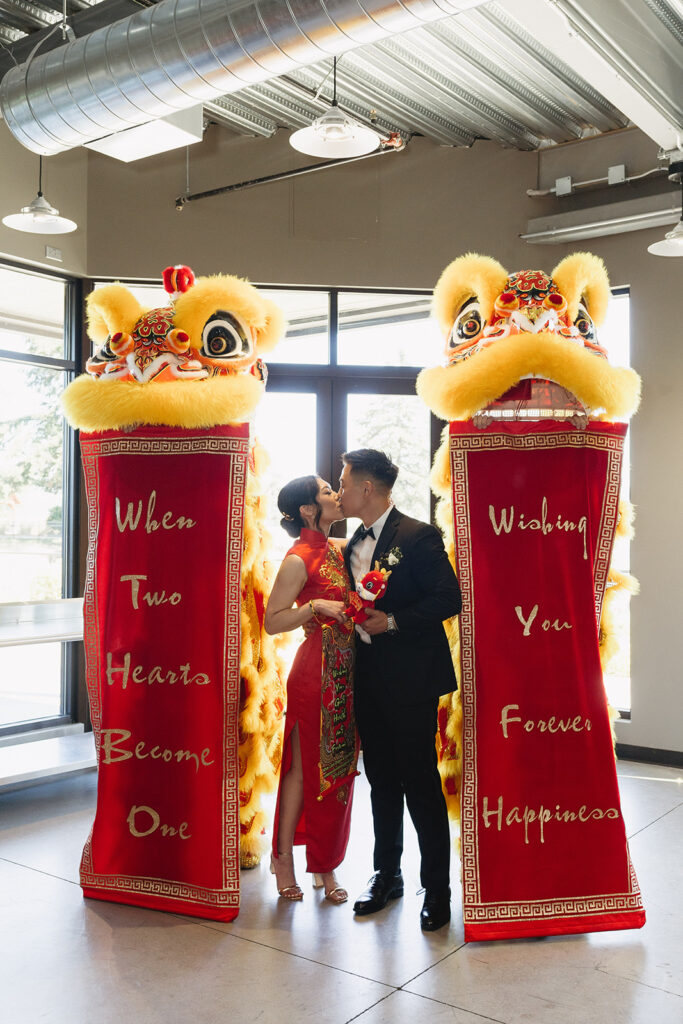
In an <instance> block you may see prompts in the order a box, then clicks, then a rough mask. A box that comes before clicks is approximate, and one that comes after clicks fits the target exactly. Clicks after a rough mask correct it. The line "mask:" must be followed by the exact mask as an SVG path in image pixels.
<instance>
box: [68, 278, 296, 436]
mask: <svg viewBox="0 0 683 1024" xmlns="http://www.w3.org/2000/svg"><path fill="white" fill-rule="evenodd" d="M164 286H165V288H166V291H167V292H168V293H169V296H170V298H169V304H168V305H166V306H163V307H161V308H159V309H144V308H143V307H142V306H141V305H140V303H139V302H138V300H137V299H136V298H135V296H134V295H133V294H132V293H131V292H130V291H129V290H128V289H127V288H124V286H123V285H121V284H111V285H106V286H105V287H103V288H98V289H97V290H96V291H94V292H92V293H91V294H90V295H89V296H88V299H87V309H88V333H89V335H90V337H91V338H92V340H93V341H94V342H95V343H96V344H97V346H98V347H97V349H96V351H95V353H94V354H93V355H92V356H91V358H90V359H89V360H88V361H87V363H86V370H87V373H84V374H82V375H81V376H80V377H78V378H76V380H75V381H72V383H71V384H70V385H69V387H68V388H67V390H66V392H65V394H64V398H63V405H64V410H65V413H66V415H67V418H68V419H69V422H70V423H71V424H72V425H73V426H76V427H79V428H81V429H83V430H109V429H125V428H127V427H130V426H134V425H136V424H141V423H148V424H165V425H167V426H182V427H210V426H214V425H218V424H223V423H241V422H243V421H244V420H245V419H248V418H249V417H250V416H251V414H252V413H253V411H254V410H255V408H256V406H257V405H258V403H259V401H260V399H261V397H262V395H263V391H264V388H265V381H266V376H267V371H266V367H265V364H264V362H263V360H262V356H263V354H265V353H266V352H270V351H271V350H272V349H273V348H274V347H275V345H276V344H277V343H278V341H279V340H280V338H281V336H282V335H283V334H284V329H285V320H284V316H283V314H282V312H281V310H280V309H279V307H277V306H276V305H275V304H274V303H272V302H270V301H269V300H268V299H265V298H264V297H263V296H262V295H261V294H260V293H259V292H258V290H257V289H256V288H254V287H253V286H252V285H250V284H249V283H248V282H247V281H242V280H240V279H239V278H237V277H229V276H228V275H224V274H220V275H216V276H215V277H204V278H199V279H198V280H196V281H195V277H194V274H193V273H192V271H191V270H190V269H189V267H167V268H166V270H165V271H164ZM189 385H192V387H190V386H189Z"/></svg>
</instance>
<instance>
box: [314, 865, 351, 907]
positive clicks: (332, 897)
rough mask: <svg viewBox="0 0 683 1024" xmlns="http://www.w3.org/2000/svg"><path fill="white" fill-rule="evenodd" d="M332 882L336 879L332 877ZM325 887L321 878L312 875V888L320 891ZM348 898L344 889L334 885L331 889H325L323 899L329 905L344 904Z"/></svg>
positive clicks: (317, 875)
mask: <svg viewBox="0 0 683 1024" xmlns="http://www.w3.org/2000/svg"><path fill="white" fill-rule="evenodd" d="M332 880H333V881H334V882H336V881H337V880H336V878H335V877H334V875H332ZM324 885H325V882H324V881H323V876H322V875H319V874H317V872H316V873H315V874H314V875H313V888H314V889H322V888H323V887H324ZM348 898H349V894H348V892H347V891H346V889H345V888H344V887H343V886H341V885H335V887H334V888H333V889H325V899H326V900H329V901H330V903H346V901H347V900H348Z"/></svg>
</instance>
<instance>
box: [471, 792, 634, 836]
mask: <svg viewBox="0 0 683 1024" xmlns="http://www.w3.org/2000/svg"><path fill="white" fill-rule="evenodd" d="M503 812H504V807H503V797H502V796H499V797H498V801H497V804H496V807H495V810H489V799H488V797H487V796H485V797H484V799H483V804H482V812H481V813H482V820H483V822H484V828H493V827H494V825H495V827H496V829H497V831H498V832H502V831H503V825H505V827H506V828H510V827H511V826H512V825H523V826H524V843H525V845H527V846H528V845H529V842H530V839H529V826H530V825H533V824H537V825H538V830H539V832H538V836H539V839H540V841H541V842H542V843H545V827H546V825H548V824H549V823H550V822H558V823H559V824H567V823H568V822H575V821H579V822H581V823H582V824H585V823H586V822H589V821H602V819H603V818H608V819H610V820H614V819H615V818H618V817H619V809H618V808H617V807H607V808H602V807H590V808H589V807H587V806H586V804H581V806H580V807H579V809H578V811H572V810H564V811H563V810H561V809H560V805H559V804H555V810H554V811H551V810H550V808H548V807H544V805H543V804H541V805H540V806H539V807H537V808H533V807H529V805H528V804H526V805H525V806H524V807H518V806H515V807H512V808H510V810H509V811H508V812H507V814H505V815H504V813H503ZM490 818H493V819H494V823H493V824H492V823H491V821H490V820H489V819H490Z"/></svg>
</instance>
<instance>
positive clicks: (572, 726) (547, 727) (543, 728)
mask: <svg viewBox="0 0 683 1024" xmlns="http://www.w3.org/2000/svg"><path fill="white" fill-rule="evenodd" d="M514 711H519V704H506V705H505V707H504V708H503V710H502V711H501V713H500V726H501V729H502V730H503V738H504V739H508V726H509V725H514V724H515V722H516V723H518V724H519V725H522V726H523V728H524V731H525V732H534V731H536V730H537V731H538V732H549V733H558V732H590V731H591V729H592V728H593V723H592V722H591V720H590V718H584V717H583V715H574V716H573V718H572V717H570V718H558V717H557V716H556V715H551V716H550V718H537V719H536V720H534V719H533V718H527V719H526V720H524V721H522V718H521V717H520V716H519V715H515V714H513V713H512V712H514Z"/></svg>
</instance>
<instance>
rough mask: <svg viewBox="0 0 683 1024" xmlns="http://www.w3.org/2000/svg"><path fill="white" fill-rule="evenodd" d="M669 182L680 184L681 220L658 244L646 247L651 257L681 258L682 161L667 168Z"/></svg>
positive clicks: (682, 223) (682, 228)
mask: <svg viewBox="0 0 683 1024" xmlns="http://www.w3.org/2000/svg"><path fill="white" fill-rule="evenodd" d="M669 180H670V181H679V182H680V183H681V187H682V191H681V210H682V214H681V219H680V220H679V222H678V224H676V226H675V227H674V228H673V230H672V231H668V232H667V233H666V234H665V235H664V238H662V239H660V241H659V242H653V243H652V245H648V247H647V251H648V252H649V253H652V255H653V256H683V160H679V161H676V162H675V163H672V164H671V165H670V166H669Z"/></svg>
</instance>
